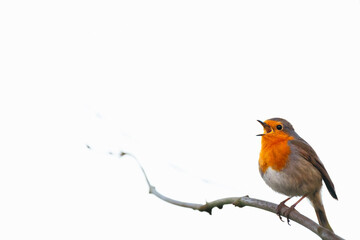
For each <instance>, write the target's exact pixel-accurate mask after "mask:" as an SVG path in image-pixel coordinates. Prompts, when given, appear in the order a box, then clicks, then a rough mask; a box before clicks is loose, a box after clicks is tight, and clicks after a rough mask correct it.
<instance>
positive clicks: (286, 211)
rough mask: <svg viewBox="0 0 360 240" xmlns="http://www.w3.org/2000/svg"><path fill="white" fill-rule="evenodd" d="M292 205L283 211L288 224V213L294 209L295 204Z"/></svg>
mask: <svg viewBox="0 0 360 240" xmlns="http://www.w3.org/2000/svg"><path fill="white" fill-rule="evenodd" d="M294 205H295V204H294ZM294 205H292V206H291V207H289V208H288V209H286V210H285V212H284V217H286V220H287V223H288V224H289V225H290V219H289V216H290V213H291V212H292V211H294V210H295V206H294Z"/></svg>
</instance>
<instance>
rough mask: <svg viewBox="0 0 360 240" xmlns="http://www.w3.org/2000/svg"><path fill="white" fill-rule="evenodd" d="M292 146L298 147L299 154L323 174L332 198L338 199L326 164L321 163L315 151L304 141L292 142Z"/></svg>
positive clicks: (295, 140)
mask: <svg viewBox="0 0 360 240" xmlns="http://www.w3.org/2000/svg"><path fill="white" fill-rule="evenodd" d="M290 142H291V144H293V145H294V146H296V147H297V149H298V151H299V153H300V154H301V155H302V157H303V158H304V159H306V160H308V161H309V162H310V163H311V164H312V165H314V167H315V168H316V169H317V170H318V171H319V172H320V173H321V176H322V179H323V180H324V182H325V185H326V187H327V189H328V190H329V192H330V194H331V196H332V197H333V198H335V199H338V198H337V196H336V192H335V186H334V184H333V182H332V181H331V179H330V176H329V174H328V172H327V171H326V169H325V166H324V164H323V163H322V162H321V161H320V159H319V157H318V156H317V155H316V153H315V151H314V149H312V147H311V146H310V145H309V144H308V143H307V142H305V141H304V140H302V139H301V140H297V139H294V140H291V141H290Z"/></svg>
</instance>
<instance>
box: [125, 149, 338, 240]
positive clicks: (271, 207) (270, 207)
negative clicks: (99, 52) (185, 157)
mask: <svg viewBox="0 0 360 240" xmlns="http://www.w3.org/2000/svg"><path fill="white" fill-rule="evenodd" d="M125 155H128V156H130V157H132V158H133V159H135V161H136V162H137V164H138V165H139V167H140V169H141V171H142V172H143V174H144V177H145V180H146V182H147V184H148V186H149V193H150V194H153V195H155V196H156V197H158V198H159V199H161V200H163V201H165V202H168V203H171V204H174V205H177V206H180V207H185V208H191V209H194V210H198V211H200V212H207V213H209V214H210V215H211V212H212V209H213V208H215V207H217V208H219V209H222V207H223V206H224V205H227V204H232V205H235V206H237V207H240V208H242V207H245V206H249V207H254V208H258V209H263V210H266V211H269V212H272V213H275V214H277V211H276V209H277V206H278V205H277V204H274V203H271V202H267V201H263V200H259V199H255V198H250V197H249V196H244V197H228V198H222V199H218V200H215V201H212V202H207V203H205V204H198V203H188V202H181V201H178V200H175V199H171V198H168V197H166V196H164V195H162V194H161V193H159V192H158V191H157V190H156V188H155V187H154V186H153V185H151V183H150V181H149V178H148V177H147V175H146V172H145V170H144V168H143V167H142V166H141V164H140V162H139V160H138V159H137V158H136V157H135V156H134V155H132V154H130V153H126V152H120V157H122V156H125ZM286 209H288V207H286V206H285V207H284V208H282V209H281V215H282V216H284V212H285V211H286ZM289 219H291V220H293V221H295V222H297V223H299V224H300V225H302V226H304V227H306V228H307V229H309V230H311V231H312V232H314V233H315V234H317V235H318V236H319V237H320V238H322V239H325V240H335V239H336V240H338V239H339V240H340V239H343V238H341V237H339V236H337V235H336V234H335V233H333V232H331V231H329V230H328V229H326V228H324V227H322V226H320V225H318V224H317V223H316V222H314V221H313V220H311V219H309V218H308V217H306V216H304V215H302V214H300V213H299V212H298V211H296V210H294V211H291V212H290V215H289Z"/></svg>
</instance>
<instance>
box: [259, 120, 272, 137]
mask: <svg viewBox="0 0 360 240" xmlns="http://www.w3.org/2000/svg"><path fill="white" fill-rule="evenodd" d="M257 121H258V122H259V123H260V124H261V125H262V126H263V128H264V130H265V131H266V133H262V134H258V135H256V136H264V135H265V134H267V133H270V132H272V128H271V127H270V126H269V125H267V124H266V123H264V122H262V121H260V120H257Z"/></svg>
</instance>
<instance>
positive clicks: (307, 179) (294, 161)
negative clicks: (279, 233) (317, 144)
mask: <svg viewBox="0 0 360 240" xmlns="http://www.w3.org/2000/svg"><path fill="white" fill-rule="evenodd" d="M258 122H260V124H261V125H262V126H263V128H264V133H263V134H258V135H257V136H261V151H260V158H259V171H260V174H261V177H262V178H263V179H264V181H265V183H266V184H267V185H269V186H270V187H271V188H272V189H273V190H274V191H276V192H279V193H282V194H284V195H287V196H289V198H287V199H285V200H284V201H282V202H281V203H280V204H279V205H278V207H277V209H276V211H277V214H278V216H279V218H280V219H281V216H280V212H281V209H282V208H283V207H284V206H285V203H286V202H287V201H288V200H289V199H291V198H292V197H294V196H301V198H300V199H299V200H298V201H297V202H296V203H295V204H293V205H292V206H291V207H290V208H288V209H287V210H285V212H284V216H285V217H286V218H287V221H288V223H289V214H290V212H291V211H293V210H294V209H295V207H296V205H297V204H298V203H299V202H300V201H301V200H303V199H304V198H306V197H307V198H308V199H309V200H310V202H311V203H312V205H313V207H314V209H315V212H316V216H317V219H318V221H319V224H320V225H321V226H323V227H325V228H327V229H329V230H330V231H333V230H332V228H331V227H330V224H329V222H328V220H327V217H326V214H325V209H324V206H323V203H322V199H321V194H320V189H321V187H322V180H324V182H325V185H326V187H327V189H328V190H329V192H330V194H331V196H332V197H333V198H335V199H338V198H337V196H336V193H335V187H334V184H333V182H332V181H331V179H330V176H329V174H328V172H327V171H326V169H325V167H324V164H323V163H322V162H321V161H320V159H319V157H318V156H317V155H316V153H315V151H314V150H313V149H312V147H311V146H310V145H309V144H308V143H307V142H306V141H305V140H304V139H302V138H301V137H300V136H299V135H298V134H297V133H296V132H295V130H294V128H293V126H292V125H291V124H290V123H289V122H288V121H286V120H285V119H282V118H272V119H269V120H266V121H265V122H262V121H260V120H258ZM281 220H282V219H281Z"/></svg>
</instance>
